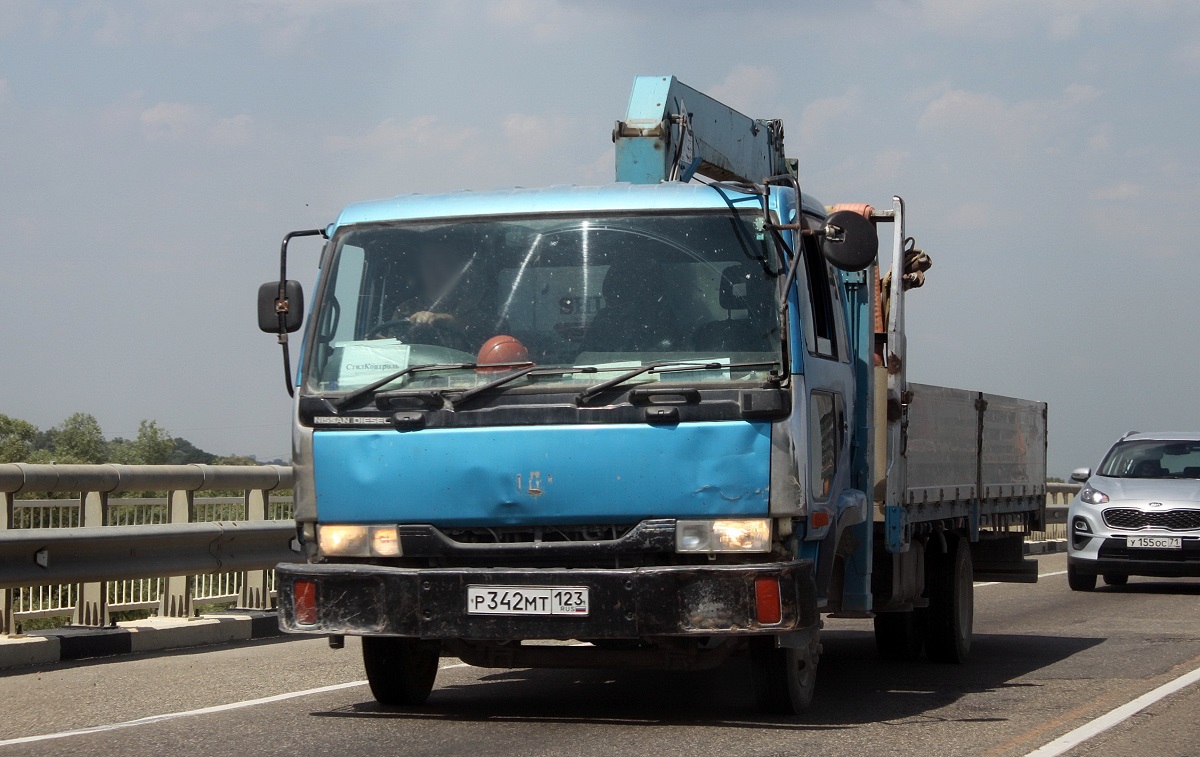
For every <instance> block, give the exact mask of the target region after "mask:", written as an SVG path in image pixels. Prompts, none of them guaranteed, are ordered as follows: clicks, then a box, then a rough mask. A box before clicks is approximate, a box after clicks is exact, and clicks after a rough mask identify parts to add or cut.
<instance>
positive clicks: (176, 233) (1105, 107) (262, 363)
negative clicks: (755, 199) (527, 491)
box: [0, 0, 1200, 476]
mask: <svg viewBox="0 0 1200 757" xmlns="http://www.w3.org/2000/svg"><path fill="white" fill-rule="evenodd" d="M665 74H673V75H675V76H677V77H679V78H680V79H681V80H682V81H684V82H686V83H687V84H689V85H691V86H693V87H695V88H698V89H701V90H703V91H706V92H708V93H710V94H712V95H714V96H717V97H719V98H721V99H723V100H724V101H725V102H727V103H728V104H729V105H731V106H733V107H735V108H737V109H739V110H741V111H743V112H745V113H747V114H749V115H752V116H754V117H758V118H781V119H783V121H784V124H785V127H784V128H785V145H786V147H787V151H788V154H789V155H791V156H793V157H795V158H797V159H798V160H799V163H800V178H801V182H802V184H803V186H804V188H805V191H807V192H809V193H811V194H814V195H816V196H817V197H818V198H819V199H821V200H822V201H823V202H825V203H828V204H832V203H835V202H871V203H874V204H876V205H879V206H887V205H888V204H889V203H890V198H891V196H892V195H893V194H899V195H901V196H903V197H904V199H905V201H906V203H907V208H908V224H909V231H910V233H911V234H913V235H914V236H915V237H916V238H917V241H918V246H920V247H923V248H924V249H925V250H926V251H927V252H929V254H930V255H931V256H932V257H933V260H934V268H933V269H932V270H931V271H930V272H929V274H928V279H927V283H926V285H925V287H924V288H923V289H921V290H918V291H915V292H913V293H912V295H911V296H910V298H909V311H908V334H909V337H908V338H909V368H910V373H909V378H910V380H912V381H917V382H923V383H931V384H943V385H948V386H958V387H963V388H969V389H979V390H984V391H989V392H993V393H997V394H1007V395H1012V396H1018V397H1026V398H1030V399H1039V400H1044V401H1047V402H1048V403H1049V406H1050V410H1049V427H1050V442H1049V463H1050V464H1049V469H1050V473H1051V474H1052V475H1058V476H1065V475H1066V474H1067V473H1068V472H1069V471H1070V470H1071V469H1072V468H1074V467H1083V466H1094V465H1095V464H1096V463H1097V462H1098V461H1099V459H1100V457H1101V456H1102V455H1103V453H1104V451H1105V450H1106V449H1107V447H1108V446H1109V445H1110V444H1111V443H1112V442H1113V441H1114V440H1115V439H1116V438H1117V437H1118V436H1120V435H1121V434H1122V433H1124V432H1125V431H1128V430H1131V429H1138V430H1161V429H1191V430H1196V429H1200V389H1198V387H1197V377H1200V317H1198V316H1200V309H1198V307H1197V286H1198V283H1200V252H1198V251H1197V249H1196V245H1197V242H1198V240H1200V220H1198V218H1200V138H1198V137H1200V3H1196V2H1195V1H1194V0H1140V1H1139V2H1132V0H1056V1H1055V2H1044V0H969V1H968V0H961V1H960V2H954V1H952V0H877V1H872V0H847V1H845V2H839V3H812V2H797V1H796V0H792V1H791V2H770V1H769V0H759V2H755V3H753V4H748V3H729V2H706V1H700V2H694V1H693V2H683V1H682V0H658V2H654V3H645V2H632V0H608V1H607V2H582V1H579V0H574V1H572V0H497V1H496V2H483V1H479V2H471V1H468V0H444V1H442V2H437V3H433V2H420V3H418V2H404V1H403V0H378V1H375V0H353V1H343V2H339V3H333V2H321V1H320V0H286V1H285V0H237V1H235V0H206V2H203V3H177V2H169V1H166V0H163V1H161V2H151V1H149V0H147V1H144V2H143V1H139V0H121V1H119V2H118V1H115V0H113V1H109V0H82V1H80V2H52V1H46V2H32V1H30V2H25V1H24V0H0V225H2V226H3V228H4V230H5V233H4V238H3V242H2V243H0V263H2V266H3V268H2V271H3V272H2V273H0V390H2V391H0V413H4V414H7V415H12V416H17V417H21V418H24V419H26V420H29V421H31V422H33V423H35V424H37V425H38V426H41V427H43V428H45V427H48V426H51V425H54V424H56V423H58V422H60V421H61V420H62V419H63V418H65V417H66V416H67V415H69V414H70V413H72V412H75V411H83V412H90V413H92V414H94V415H95V416H96V417H97V418H98V419H99V420H100V422H101V424H102V426H103V428H104V430H105V432H106V433H107V434H108V435H109V436H110V437H111V436H126V437H130V436H133V435H134V434H136V431H137V427H138V421H139V420H140V419H143V418H152V419H155V420H157V421H158V422H159V423H161V424H162V425H163V426H165V427H166V428H167V429H168V430H170V431H171V432H172V433H173V434H175V435H179V436H184V437H186V438H188V439H190V440H191V441H193V442H194V443H196V444H197V445H199V446H200V447H202V448H204V449H207V450H209V451H212V452H216V453H220V454H229V453H243V454H244V453H253V454H256V455H258V456H259V457H260V458H264V459H270V458H274V457H286V456H287V454H288V446H289V428H290V427H289V419H290V406H289V401H288V398H287V395H286V393H285V390H284V387H283V385H282V381H283V379H282V369H281V368H280V356H279V349H278V346H277V345H276V344H275V340H274V338H273V337H271V336H269V335H265V334H262V333H261V332H259V331H258V330H257V328H256V325H255V318H254V299H255V292H256V290H257V287H258V285H259V284H260V283H262V282H263V281H267V280H269V279H271V278H272V277H273V276H276V275H277V270H278V246H279V240H280V238H281V237H282V236H283V234H284V233H285V232H287V231H289V230H292V229H301V228H313V227H321V226H324V225H326V224H327V223H329V222H330V221H332V220H333V219H334V217H335V216H336V215H337V213H338V210H339V209H340V208H341V207H342V206H344V205H346V204H349V203H351V202H356V201H359V200H365V199H372V198H377V197H388V196H393V195H398V194H410V193H414V192H444V191H454V190H462V189H468V190H483V189H493V188H503V187H511V186H541V185H550V184H599V183H604V182H607V181H611V180H612V170H613V169H612V160H613V157H612V155H613V151H612V144H611V140H610V132H611V129H612V125H613V122H614V121H615V120H617V119H618V118H620V117H621V116H622V115H623V113H624V110H625V106H626V103H627V98H628V93H629V89H630V85H631V83H632V80H633V77H634V76H637V75H665ZM316 253H317V246H316V245H314V244H310V245H308V246H307V247H305V246H299V247H297V250H296V253H295V254H294V255H293V259H292V267H291V272H292V276H293V278H297V279H300V280H301V281H302V282H304V283H305V284H306V286H309V287H310V288H311V282H312V281H313V279H314V276H315V263H316Z"/></svg>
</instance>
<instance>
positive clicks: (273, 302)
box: [258, 279, 304, 334]
mask: <svg viewBox="0 0 1200 757" xmlns="http://www.w3.org/2000/svg"><path fill="white" fill-rule="evenodd" d="M280 316H283V317H282V318H280ZM303 324H304V289H303V287H301V286H300V282H299V281H295V280H294V279H288V280H287V281H285V282H283V297H282V298H281V297H280V296H279V282H278V281H268V282H267V283H266V284H263V285H262V286H260V287H259V288H258V327H259V328H260V329H262V330H263V331H265V332H267V333H268V334H279V333H288V334H291V333H293V332H295V331H299V330H300V326H302V325H303ZM280 326H282V327H283V331H280Z"/></svg>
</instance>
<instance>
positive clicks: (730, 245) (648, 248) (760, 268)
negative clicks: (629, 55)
mask: <svg viewBox="0 0 1200 757" xmlns="http://www.w3.org/2000/svg"><path fill="white" fill-rule="evenodd" d="M759 218H761V216H758V215H756V214H739V215H734V214H732V213H730V212H728V211H722V212H709V213H688V214H662V215H624V216H593V217H587V218H566V217H562V216H555V217H539V218H516V219H504V220H496V219H488V220H464V221H454V222H451V223H447V222H445V221H442V222H437V223H432V222H421V223H405V224H387V225H371V226H365V225H364V226H354V227H347V228H345V229H343V230H342V231H341V232H339V234H338V235H337V236H335V238H334V242H333V250H332V257H331V258H330V260H329V261H328V262H327V263H326V266H327V270H326V271H325V272H324V276H325V277H326V279H325V281H324V283H323V286H322V290H321V295H320V297H321V299H320V301H319V302H318V303H317V306H316V311H315V313H316V333H315V335H314V337H315V338H314V339H313V341H312V348H311V349H310V350H308V358H307V361H308V365H307V369H306V374H307V379H306V385H307V388H308V389H309V390H310V391H314V392H320V393H326V394H328V393H334V392H339V391H350V390H354V389H356V388H359V387H363V386H365V385H368V384H370V383H371V382H375V381H379V380H380V379H383V378H386V377H387V376H389V375H390V374H393V373H396V372H398V371H402V370H404V369H406V368H411V367H412V366H420V365H434V364H438V365H440V364H445V365H446V366H447V367H446V368H445V369H438V370H427V371H410V372H408V373H406V374H405V375H404V376H403V377H402V378H400V379H398V380H397V381H396V382H394V383H393V382H389V385H388V386H387V388H388V389H392V388H396V387H398V386H404V387H408V388H414V387H415V388H429V387H431V386H434V387H438V386H442V387H454V388H465V387H471V386H478V385H480V384H483V383H486V382H488V381H493V380H495V379H496V377H497V373H496V371H497V370H500V371H503V370H516V369H517V367H516V366H517V365H518V364H522V365H528V364H529V363H533V364H536V365H537V366H538V368H539V370H538V371H536V372H533V373H531V374H530V375H529V376H528V377H522V379H521V380H520V381H517V382H514V384H513V385H528V384H530V383H534V384H538V385H541V384H545V383H562V382H570V383H571V384H572V385H574V386H586V385H587V384H589V383H596V382H600V381H604V380H607V379H610V378H612V377H613V376H616V375H619V374H621V373H624V372H627V371H629V370H630V369H632V368H637V367H639V366H643V365H647V364H649V363H651V362H662V361H668V362H673V361H682V362H697V363H702V364H707V365H708V368H707V369H706V370H689V371H678V372H673V371H663V372H658V371H653V372H647V373H645V374H643V375H641V376H639V377H638V381H639V382H640V381H658V382H670V383H688V384H691V383H695V382H697V381H713V380H743V379H745V380H760V381H761V380H762V379H764V378H766V377H767V375H768V373H769V372H770V371H771V370H772V366H771V365H770V363H771V362H773V361H778V360H779V354H780V346H781V343H780V334H779V315H778V312H779V307H778V296H777V294H776V288H777V283H778V281H779V280H780V279H781V273H782V271H781V268H782V266H781V263H780V261H779V258H778V256H777V253H776V251H775V249H774V247H773V245H772V244H771V242H770V239H769V235H767V234H764V233H762V232H761V230H759V227H760V226H761V224H758V225H756V220H757V219H759ZM485 348H486V349H485ZM755 361H758V362H760V363H761V362H764V361H765V362H766V363H767V364H766V365H754V366H743V367H737V366H738V365H739V364H743V363H751V362H755ZM464 363H466V364H472V363H479V364H483V363H507V364H509V367H508V368H507V369H505V368H501V369H497V368H491V369H488V370H487V371H483V370H479V369H476V368H473V367H471V366H469V365H468V366H463V365H461V364H464ZM451 364H460V365H451ZM713 364H719V365H722V366H724V365H729V366H730V368H713V367H712V366H713ZM545 367H563V368H588V369H589V370H583V371H579V370H575V371H564V372H562V373H559V374H553V373H552V372H546V371H543V370H541V369H542V368H545ZM592 368H594V369H595V370H591V369H592ZM777 369H778V368H777V367H776V368H775V370H777Z"/></svg>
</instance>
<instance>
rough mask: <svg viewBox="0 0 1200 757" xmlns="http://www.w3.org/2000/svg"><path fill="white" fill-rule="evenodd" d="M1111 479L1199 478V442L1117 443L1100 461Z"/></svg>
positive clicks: (1101, 469)
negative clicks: (1102, 460)
mask: <svg viewBox="0 0 1200 757" xmlns="http://www.w3.org/2000/svg"><path fill="white" fill-rule="evenodd" d="M1099 474H1100V475H1101V476H1111V477H1113V478H1200V441H1195V442H1187V441H1157V440H1139V441H1128V442H1120V443H1118V444H1117V445H1116V446H1115V447H1113V448H1112V450H1111V451H1110V452H1109V453H1108V456H1107V457H1105V458H1104V462H1103V463H1101V464H1100V471H1099Z"/></svg>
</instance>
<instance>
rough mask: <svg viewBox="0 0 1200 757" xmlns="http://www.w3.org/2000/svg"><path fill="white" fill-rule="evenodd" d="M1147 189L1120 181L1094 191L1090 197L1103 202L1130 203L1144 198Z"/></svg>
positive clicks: (1130, 182)
mask: <svg viewBox="0 0 1200 757" xmlns="http://www.w3.org/2000/svg"><path fill="white" fill-rule="evenodd" d="M1145 189H1146V188H1145V187H1143V186H1142V185H1141V184H1135V183H1134V182H1132V181H1118V182H1116V183H1114V184H1109V185H1108V186H1105V187H1101V188H1099V189H1095V190H1093V191H1092V192H1091V193H1090V194H1089V195H1088V196H1089V197H1091V198H1092V199H1093V200H1100V201H1102V202H1128V201H1129V200H1135V199H1137V198H1138V197H1141V196H1142V193H1143V192H1144V191H1145Z"/></svg>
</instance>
